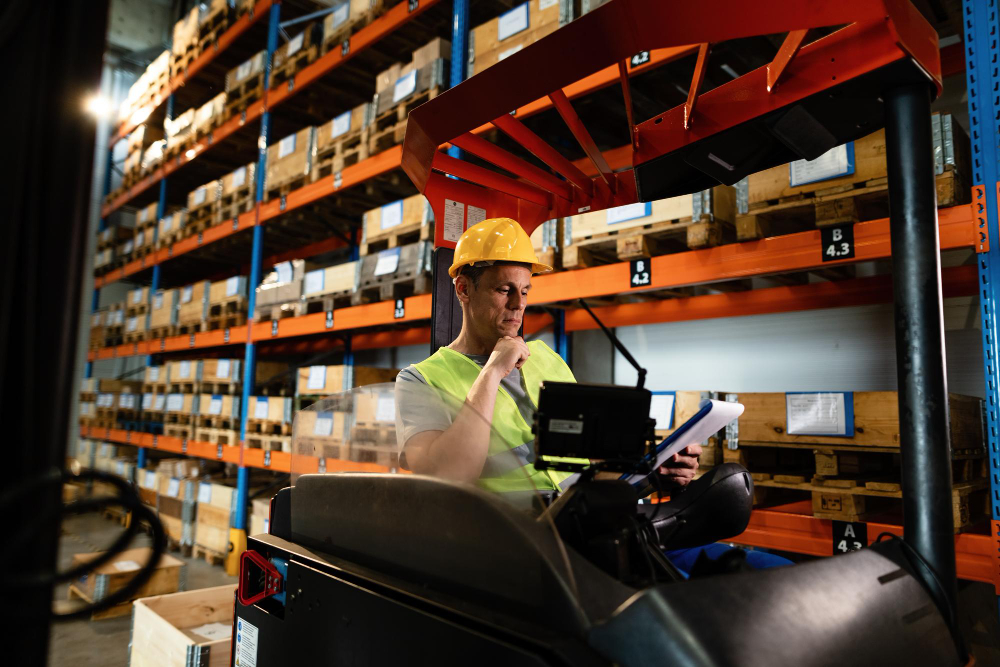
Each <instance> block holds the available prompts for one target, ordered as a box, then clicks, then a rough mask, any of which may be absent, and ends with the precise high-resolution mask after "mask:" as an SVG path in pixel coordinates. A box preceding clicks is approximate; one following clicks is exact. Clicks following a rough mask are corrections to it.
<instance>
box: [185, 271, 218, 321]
mask: <svg viewBox="0 0 1000 667" xmlns="http://www.w3.org/2000/svg"><path fill="white" fill-rule="evenodd" d="M209 285H211V283H209V282H208V281H207V280H199V281H198V282H196V283H192V284H190V285H185V286H184V287H182V288H180V290H179V292H180V296H179V298H178V306H177V323H178V324H192V323H195V322H201V321H203V320H204V319H205V318H206V317H207V316H208V290H209Z"/></svg>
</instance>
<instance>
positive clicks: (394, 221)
mask: <svg viewBox="0 0 1000 667" xmlns="http://www.w3.org/2000/svg"><path fill="white" fill-rule="evenodd" d="M402 222H403V201H402V200H400V201H394V202H392V203H391V204H386V205H385V206H383V207H382V214H381V216H380V218H379V224H380V226H381V227H382V229H392V228H393V227H396V226H398V225H400V224H402Z"/></svg>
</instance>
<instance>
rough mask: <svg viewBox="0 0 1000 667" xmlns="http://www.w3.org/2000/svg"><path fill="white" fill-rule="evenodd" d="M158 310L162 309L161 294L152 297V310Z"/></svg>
mask: <svg viewBox="0 0 1000 667" xmlns="http://www.w3.org/2000/svg"><path fill="white" fill-rule="evenodd" d="M160 308H163V292H157V293H156V294H154V295H153V310H159V309H160Z"/></svg>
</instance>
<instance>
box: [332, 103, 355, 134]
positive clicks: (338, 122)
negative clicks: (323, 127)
mask: <svg viewBox="0 0 1000 667" xmlns="http://www.w3.org/2000/svg"><path fill="white" fill-rule="evenodd" d="M350 129H351V110H350V109H348V110H347V111H345V112H344V113H342V114H340V115H339V116H337V117H336V118H334V119H333V120H332V121H330V137H331V138H336V137H339V136H340V135H342V134H346V133H347V132H348V131H349V130H350Z"/></svg>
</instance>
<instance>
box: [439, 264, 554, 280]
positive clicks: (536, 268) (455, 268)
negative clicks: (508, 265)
mask: <svg viewBox="0 0 1000 667" xmlns="http://www.w3.org/2000/svg"><path fill="white" fill-rule="evenodd" d="M515 263H517V264H531V275H533V276H536V275H538V274H539V273H549V272H550V271H552V267H551V266H549V265H548V264H542V263H541V262H515ZM470 264H475V262H462V263H461V264H452V265H451V268H449V269H448V275H449V276H451V277H452V278H458V272H459V271H460V270H461V269H462V267H463V266H469V265H470Z"/></svg>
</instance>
